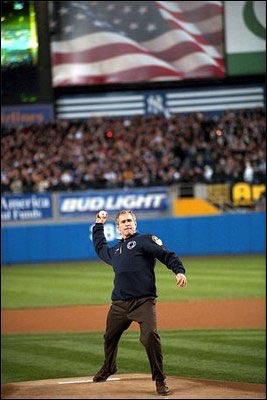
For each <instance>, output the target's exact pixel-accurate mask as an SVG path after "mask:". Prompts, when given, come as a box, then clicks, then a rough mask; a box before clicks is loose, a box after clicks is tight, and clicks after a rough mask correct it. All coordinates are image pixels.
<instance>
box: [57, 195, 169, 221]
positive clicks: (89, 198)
mask: <svg viewBox="0 0 267 400" xmlns="http://www.w3.org/2000/svg"><path fill="white" fill-rule="evenodd" d="M58 199H59V200H58V201H59V214H60V215H61V216H81V215H91V214H94V215H95V214H96V212H97V211H99V210H102V209H103V210H106V211H108V212H117V211H119V210H121V209H131V210H133V211H142V212H151V211H154V212H155V211H167V210H168V209H169V193H168V191H167V190H166V189H157V188H154V189H149V190H143V189H142V190H131V191H127V192H125V191H119V192H104V193H103V192H102V193H99V194H97V193H96V192H95V191H94V192H83V193H72V194H61V195H59V197H58Z"/></svg>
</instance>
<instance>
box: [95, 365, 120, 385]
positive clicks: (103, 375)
mask: <svg viewBox="0 0 267 400" xmlns="http://www.w3.org/2000/svg"><path fill="white" fill-rule="evenodd" d="M115 372H117V368H115V369H113V370H112V371H109V370H107V369H106V368H105V367H102V368H101V369H100V370H99V371H98V372H97V373H96V374H95V376H94V377H93V381H94V382H105V381H106V380H107V379H108V377H109V376H110V375H113V374H115Z"/></svg>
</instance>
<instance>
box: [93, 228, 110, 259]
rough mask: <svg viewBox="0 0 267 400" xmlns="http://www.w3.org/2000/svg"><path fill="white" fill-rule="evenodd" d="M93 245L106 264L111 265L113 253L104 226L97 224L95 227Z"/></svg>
mask: <svg viewBox="0 0 267 400" xmlns="http://www.w3.org/2000/svg"><path fill="white" fill-rule="evenodd" d="M93 244H94V248H95V251H96V253H97V255H98V256H99V257H100V258H101V260H103V261H105V263H107V264H109V265H111V264H112V263H111V253H110V249H109V247H108V244H107V240H106V238H105V235H104V225H103V224H95V225H94V227H93Z"/></svg>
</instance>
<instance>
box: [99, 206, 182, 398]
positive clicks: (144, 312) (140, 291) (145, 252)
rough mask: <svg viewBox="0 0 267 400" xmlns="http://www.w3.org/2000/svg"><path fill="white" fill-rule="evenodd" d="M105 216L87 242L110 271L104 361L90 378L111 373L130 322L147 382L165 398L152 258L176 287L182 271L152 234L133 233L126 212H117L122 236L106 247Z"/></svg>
mask: <svg viewBox="0 0 267 400" xmlns="http://www.w3.org/2000/svg"><path fill="white" fill-rule="evenodd" d="M106 220H107V213H106V212H103V211H101V212H99V213H98V214H97V215H96V221H95V225H94V227H93V243H94V247H95V251H96V253H97V254H98V256H99V257H100V258H101V259H102V260H103V261H105V262H106V263H107V264H110V265H111V266H112V268H113V270H114V273H115V277H114V288H113V291H112V295H111V300H112V304H111V307H110V309H109V312H108V315H107V321H106V331H105V335H104V353H105V360H104V364H103V366H102V368H101V369H100V370H99V371H98V372H97V373H96V375H95V376H94V378H93V381H94V382H104V381H106V380H107V378H108V377H109V376H110V375H112V374H114V373H115V372H116V371H117V367H116V357H117V350H118V343H119V340H120V338H121V335H122V333H123V332H124V331H125V330H126V329H128V328H129V326H130V325H131V323H132V322H133V321H136V322H138V324H139V326H140V341H141V343H142V344H143V345H144V347H145V350H146V353H147V357H148V360H149V363H150V368H151V373H152V380H153V381H156V391H157V393H158V394H160V395H166V394H169V392H170V391H169V388H168V387H167V385H166V376H165V374H164V371H163V356H162V349H161V342H160V337H159V334H158V332H157V320H156V298H157V289H156V285H155V271H154V269H155V264H156V259H158V260H159V261H160V262H162V263H163V264H165V265H166V267H167V268H169V269H170V270H171V271H173V272H174V274H175V276H176V283H177V285H178V286H179V287H181V288H184V287H186V285H187V280H186V277H185V268H184V266H183V264H182V262H181V260H180V259H179V257H178V256H177V255H176V254H175V253H174V252H172V251H170V250H168V249H167V248H166V247H165V246H164V245H163V243H162V241H161V240H160V239H159V238H158V237H157V236H155V235H143V234H140V233H138V232H137V231H136V227H137V223H136V216H135V214H134V213H133V212H132V211H131V210H123V211H120V212H119V213H118V214H117V216H116V226H117V229H118V231H119V232H120V234H121V236H122V238H121V240H120V241H119V243H118V244H117V245H116V246H114V247H109V246H108V245H107V241H106V238H105V235H104V223H105V222H106Z"/></svg>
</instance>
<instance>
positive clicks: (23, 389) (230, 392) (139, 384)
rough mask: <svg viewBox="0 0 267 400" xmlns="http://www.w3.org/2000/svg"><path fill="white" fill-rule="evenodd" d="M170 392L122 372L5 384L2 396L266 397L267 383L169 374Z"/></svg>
mask: <svg viewBox="0 0 267 400" xmlns="http://www.w3.org/2000/svg"><path fill="white" fill-rule="evenodd" d="M167 385H168V386H169V388H170V394H168V395H167V396H160V395H158V394H157V393H156V390H155V382H153V381H152V380H151V376H150V375H148V374H121V375H119V374H118V375H116V376H112V377H109V378H108V380H107V381H106V382H99V383H95V382H93V379H92V377H78V378H77V377H74V378H62V379H47V380H38V381H29V382H16V383H7V384H4V385H2V389H1V398H2V399H160V398H161V399H162V398H163V397H164V398H165V399H265V398H266V386H265V385H264V384H249V383H237V382H221V381H212V380H204V379H191V378H181V377H174V376H168V377H167Z"/></svg>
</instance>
